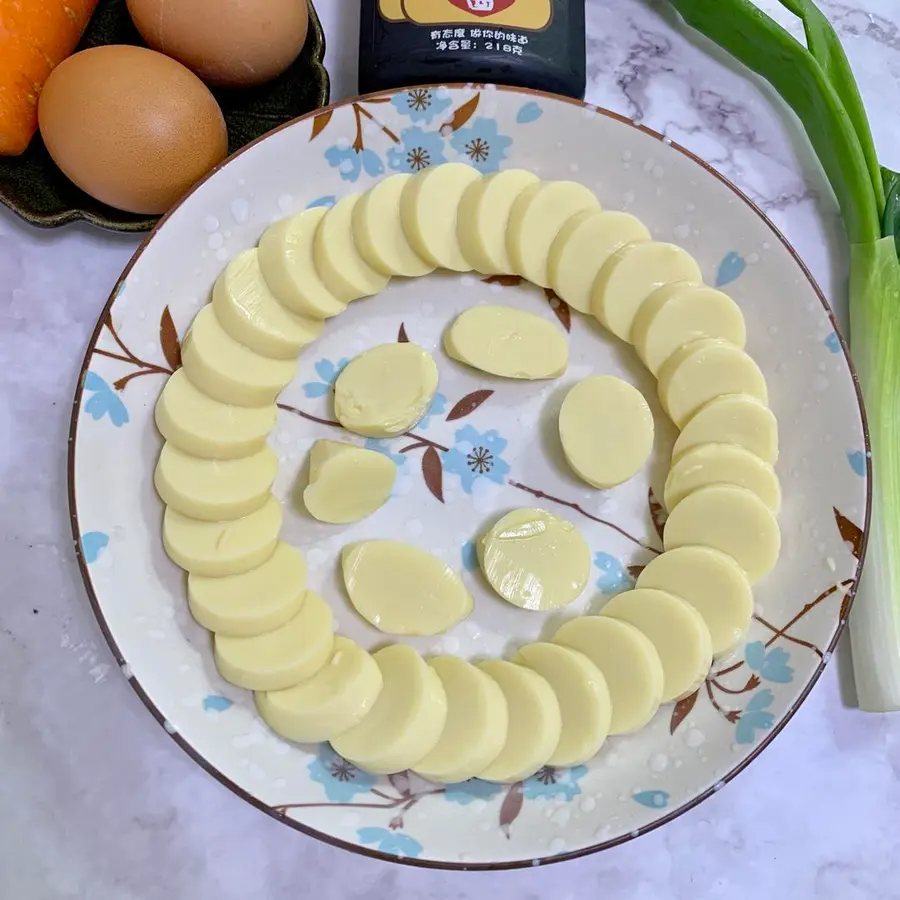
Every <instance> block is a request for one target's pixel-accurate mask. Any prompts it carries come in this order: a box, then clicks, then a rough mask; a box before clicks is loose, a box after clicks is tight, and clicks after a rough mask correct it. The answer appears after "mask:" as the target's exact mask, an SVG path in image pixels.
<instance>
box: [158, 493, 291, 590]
mask: <svg viewBox="0 0 900 900" xmlns="http://www.w3.org/2000/svg"><path fill="white" fill-rule="evenodd" d="M281 522H282V511H281V504H280V503H279V502H278V501H277V500H276V499H275V498H274V497H273V496H272V495H271V494H270V495H269V496H268V498H267V499H266V501H265V503H264V504H263V505H262V506H261V507H260V508H259V509H258V510H256V512H252V513H250V515H249V516H244V518H242V519H233V520H231V521H225V522H203V521H201V520H200V519H192V518H189V517H188V516H183V515H182V514H181V513H180V512H177V511H176V510H174V509H172V507H167V508H166V514H165V516H164V517H163V546H164V547H165V548H166V553H167V554H168V556H169V558H170V559H171V560H172V562H174V563H175V565H176V566H180V567H181V568H182V569H184V570H185V571H186V572H190V573H192V574H197V575H209V576H211V577H213V578H224V577H225V576H226V575H239V574H240V573H241V572H249V571H250V569H255V568H256V567H257V566H261V565H262V564H263V563H264V562H265V561H266V560H267V559H268V558H269V557H270V556H271V555H272V553H273V552H274V551H275V546H276V544H277V543H278V532H279V531H281Z"/></svg>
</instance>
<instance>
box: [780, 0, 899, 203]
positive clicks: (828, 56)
mask: <svg viewBox="0 0 900 900" xmlns="http://www.w3.org/2000/svg"><path fill="white" fill-rule="evenodd" d="M781 5H782V6H784V7H786V8H787V9H789V10H790V11H791V12H792V13H794V15H796V16H798V17H799V18H800V19H801V20H802V21H803V30H804V32H805V33H806V46H807V49H808V50H809V52H810V53H811V54H812V55H813V58H814V59H815V60H816V61H817V62H818V63H819V65H820V66H821V67H822V69H823V70H824V72H825V75H826V77H827V78H828V81H829V82H830V83H831V86H832V87H833V88H834V90H835V93H836V94H837V95H838V97H839V98H840V101H841V103H842V105H843V107H844V109H845V110H846V111H847V115H848V116H849V117H850V121H851V122H852V123H853V130H854V131H855V132H856V137H857V139H858V140H859V145H860V149H861V150H862V152H863V156H865V158H866V166H867V167H868V169H869V178H870V180H871V182H872V188H873V189H874V191H875V205H876V207H877V209H878V212H879V215H880V214H881V210H883V209H884V188H883V186H882V182H881V169H880V166H879V165H878V156H877V155H876V153H875V141H874V140H873V138H872V129H871V128H870V127H869V118H868V116H867V115H866V108H865V106H863V102H862V97H861V96H860V95H859V88H858V87H857V86H856V79H855V78H854V77H853V70H852V69H851V68H850V61H849V60H848V59H847V54H846V53H844V48H843V47H842V46H841V42H840V39H839V38H838V36H837V34H835V31H834V29H833V28H832V27H831V23H830V22H829V21H828V19H826V18H825V16H824V15H822V13H821V12H820V10H819V9H818V8H817V7H816V5H815V4H814V3H813V2H812V0H781Z"/></svg>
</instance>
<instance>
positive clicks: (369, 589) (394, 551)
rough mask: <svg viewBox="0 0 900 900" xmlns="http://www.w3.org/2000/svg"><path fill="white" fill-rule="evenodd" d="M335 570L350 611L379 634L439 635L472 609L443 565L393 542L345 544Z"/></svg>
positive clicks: (469, 599)
mask: <svg viewBox="0 0 900 900" xmlns="http://www.w3.org/2000/svg"><path fill="white" fill-rule="evenodd" d="M341 569H342V571H343V575H344V586H345V587H346V589H347V595H348V596H349V597H350V602H351V603H352V604H353V607H354V609H355V610H356V611H357V612H358V613H359V614H360V615H361V616H362V617H363V618H364V619H365V620H366V621H367V622H369V623H370V624H372V625H374V626H375V627H376V628H377V629H378V630H379V631H383V632H384V633H385V634H418V635H428V634H440V633H441V632H444V631H446V630H447V629H448V628H452V627H453V626H454V625H456V623H457V622H461V621H462V620H463V619H465V618H466V617H467V616H468V615H469V614H470V613H471V612H472V609H473V606H474V601H473V600H472V595H471V594H470V593H469V592H468V591H467V590H466V588H465V586H464V585H463V583H462V581H461V580H460V577H459V575H457V574H456V572H454V571H453V570H452V569H451V568H450V567H449V566H448V565H447V564H446V563H445V562H443V561H442V560H440V559H438V558H437V557H436V556H432V555H431V554H430V553H426V552H425V551H424V550H420V549H419V548H418V547H411V546H410V545H409V544H401V543H400V542H399V541H362V542H360V543H358V544H349V545H348V546H346V547H344V549H343V551H342V552H341Z"/></svg>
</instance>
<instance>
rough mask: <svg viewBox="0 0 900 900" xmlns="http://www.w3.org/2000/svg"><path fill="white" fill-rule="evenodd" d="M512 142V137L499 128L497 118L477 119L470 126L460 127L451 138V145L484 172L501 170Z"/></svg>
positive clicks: (470, 163) (472, 164) (467, 160)
mask: <svg viewBox="0 0 900 900" xmlns="http://www.w3.org/2000/svg"><path fill="white" fill-rule="evenodd" d="M511 144H512V138H511V137H508V136H507V135H505V134H500V132H499V131H498V130H497V120H496V119H475V121H474V122H473V123H472V125H471V126H470V127H466V128H460V129H459V130H458V131H457V132H455V133H454V135H453V137H451V138H450V146H451V147H453V149H454V150H455V151H456V152H457V153H459V154H460V156H465V157H466V162H468V163H469V165H471V166H474V167H475V168H476V169H478V171H479V172H482V173H484V174H488V173H490V172H497V171H499V169H500V163H501V162H503V160H504V159H506V151H507V150H508V149H509V147H510V145H511Z"/></svg>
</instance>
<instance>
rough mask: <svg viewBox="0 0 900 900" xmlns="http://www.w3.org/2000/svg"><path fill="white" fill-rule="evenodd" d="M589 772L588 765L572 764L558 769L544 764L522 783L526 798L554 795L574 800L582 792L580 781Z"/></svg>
mask: <svg viewBox="0 0 900 900" xmlns="http://www.w3.org/2000/svg"><path fill="white" fill-rule="evenodd" d="M586 774H587V766H572V767H571V768H570V769H557V768H554V767H553V766H544V768H542V769H541V770H540V771H539V772H536V773H535V774H534V775H532V776H531V777H530V778H526V779H525V781H524V782H523V783H522V791H523V793H524V795H525V798H526V799H528V800H533V799H534V798H536V797H554V798H562V799H563V800H572V799H573V798H574V797H577V796H578V795H579V794H580V793H581V787H580V786H579V784H578V782H579V781H581V779H582V778H584V776H585V775H586Z"/></svg>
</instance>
